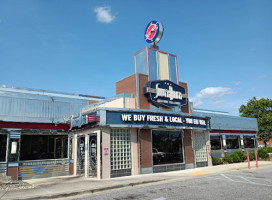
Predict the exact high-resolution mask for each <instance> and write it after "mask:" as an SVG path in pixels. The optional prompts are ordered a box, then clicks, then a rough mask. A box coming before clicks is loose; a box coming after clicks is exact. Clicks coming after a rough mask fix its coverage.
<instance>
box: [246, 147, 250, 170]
mask: <svg viewBox="0 0 272 200" xmlns="http://www.w3.org/2000/svg"><path fill="white" fill-rule="evenodd" d="M247 163H248V169H250V161H249V153H248V150H247Z"/></svg>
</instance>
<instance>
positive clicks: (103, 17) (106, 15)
mask: <svg viewBox="0 0 272 200" xmlns="http://www.w3.org/2000/svg"><path fill="white" fill-rule="evenodd" d="M94 12H95V13H96V17H97V20H98V21H99V22H102V23H106V24H108V23H111V22H112V21H113V20H114V19H115V18H116V16H114V15H112V14H111V8H110V7H96V8H95V9H94Z"/></svg>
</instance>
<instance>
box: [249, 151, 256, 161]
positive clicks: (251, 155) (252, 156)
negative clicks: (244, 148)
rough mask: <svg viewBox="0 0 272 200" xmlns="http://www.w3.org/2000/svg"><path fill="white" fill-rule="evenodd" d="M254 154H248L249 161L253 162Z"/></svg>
mask: <svg viewBox="0 0 272 200" xmlns="http://www.w3.org/2000/svg"><path fill="white" fill-rule="evenodd" d="M255 159H256V158H255V153H254V152H252V153H249V160H255Z"/></svg>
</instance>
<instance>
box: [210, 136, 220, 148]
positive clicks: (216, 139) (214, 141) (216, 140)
mask: <svg viewBox="0 0 272 200" xmlns="http://www.w3.org/2000/svg"><path fill="white" fill-rule="evenodd" d="M210 140H211V149H212V150H220V149H221V136H219V135H218V136H211V137H210Z"/></svg>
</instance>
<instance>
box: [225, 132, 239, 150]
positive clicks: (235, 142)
mask: <svg viewBox="0 0 272 200" xmlns="http://www.w3.org/2000/svg"><path fill="white" fill-rule="evenodd" d="M226 144H227V149H239V147H240V146H239V144H240V136H237V135H227V136H226Z"/></svg>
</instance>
